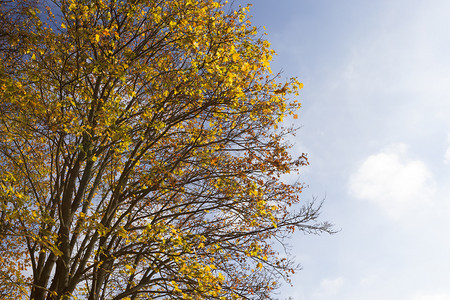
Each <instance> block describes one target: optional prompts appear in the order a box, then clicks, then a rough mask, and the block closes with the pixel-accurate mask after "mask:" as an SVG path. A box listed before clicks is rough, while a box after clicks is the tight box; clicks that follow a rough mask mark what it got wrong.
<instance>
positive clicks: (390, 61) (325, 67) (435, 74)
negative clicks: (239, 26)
mask: <svg viewBox="0 0 450 300" xmlns="http://www.w3.org/2000/svg"><path fill="white" fill-rule="evenodd" d="M237 3H253V7H252V8H251V10H250V14H251V15H253V18H252V22H253V24H254V25H256V26H263V25H264V26H265V27H266V31H267V33H268V36H267V39H268V40H269V41H270V42H271V43H272V47H273V49H274V50H275V51H276V52H277V53H278V56H277V57H276V59H275V61H274V63H273V67H272V69H273V70H274V71H277V70H283V72H284V73H283V76H284V77H286V78H289V77H292V76H297V77H298V78H299V79H300V81H301V82H303V83H304V89H303V90H302V93H301V95H300V100H301V102H302V104H303V108H302V109H301V110H300V112H299V118H298V119H297V120H295V124H296V125H298V126H302V128H301V129H300V130H299V132H298V134H297V136H296V137H295V138H293V139H292V143H293V144H294V149H293V150H294V153H298V154H301V153H302V152H307V153H308V157H309V160H310V166H309V167H307V168H305V169H304V170H303V173H302V174H301V177H300V180H302V181H304V182H306V183H307V184H308V186H309V187H308V188H307V189H305V190H304V194H303V199H304V200H305V201H307V200H310V199H311V198H312V197H317V198H318V199H322V198H325V199H326V200H325V205H324V207H323V210H322V216H323V220H329V221H331V222H333V223H334V224H336V229H340V230H341V231H340V232H339V233H337V234H335V235H332V236H327V235H323V236H305V235H302V234H297V235H295V236H294V237H293V239H292V240H291V245H292V253H293V254H294V255H295V256H296V258H297V261H298V262H300V263H301V264H302V266H303V270H301V271H300V272H298V273H297V274H296V275H295V276H294V277H293V280H292V283H293V287H289V286H284V287H283V288H282V290H281V292H280V299H285V298H288V297H292V299H294V300H320V299H333V300H353V299H355V300H356V299H358V300H361V299H363V300H371V299H374V300H375V299H377V300H379V299H383V300H391V299H392V300H394V299H395V300H403V299H405V300H406V299H407V300H448V299H450V284H449V282H450V238H449V232H450V201H449V200H450V193H449V192H450V186H449V184H448V183H449V181H450V169H449V168H450V116H449V115H450V1H448V0H445V1H444V0H442V1H439V0H426V1H425V0H423V1H419V0H408V1H406V0H377V1H372V0H338V1H336V0H280V1H274V0H253V1H251V0H248V1H237ZM292 121H293V120H292Z"/></svg>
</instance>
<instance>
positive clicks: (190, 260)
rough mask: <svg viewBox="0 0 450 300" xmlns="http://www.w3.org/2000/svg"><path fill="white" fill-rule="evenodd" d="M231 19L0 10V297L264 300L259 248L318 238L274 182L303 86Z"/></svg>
mask: <svg viewBox="0 0 450 300" xmlns="http://www.w3.org/2000/svg"><path fill="white" fill-rule="evenodd" d="M246 11H247V8H233V7H231V6H230V5H228V4H227V3H226V2H224V1H220V0H218V1H214V0H202V1H196V0H169V1H162V0H157V1H155V0H152V1H128V0H123V1H113V0H93V1H92V0H54V1H48V2H35V3H32V2H29V1H28V2H27V1H26V0H19V1H4V2H1V6H0V17H1V20H2V23H4V24H10V26H9V27H8V28H9V29H8V30H3V31H2V32H1V34H0V44H1V47H0V48H1V50H0V59H1V60H2V61H1V62H2V63H1V64H0V95H1V96H0V101H1V102H0V137H1V138H0V205H1V215H0V238H1V244H0V285H1V288H0V289H1V292H0V296H2V297H3V298H12V297H15V298H17V299H25V298H27V299H35V300H38V299H49V300H50V299H75V298H78V299H92V300H94V299H271V298H272V296H273V295H272V292H273V289H274V288H276V287H277V285H278V282H279V280H280V279H281V278H284V279H286V278H287V277H288V275H289V273H291V272H293V270H294V268H295V265H293V263H292V261H291V259H290V258H289V257H286V256H285V255H284V254H283V253H278V252H277V251H276V249H277V248H276V246H275V243H277V242H281V243H284V238H285V237H287V236H290V235H291V234H292V232H294V230H296V229H298V230H300V231H304V232H307V233H320V232H330V231H331V229H330V226H329V224H328V223H320V222H317V217H318V212H319V208H320V207H318V206H315V205H313V204H310V203H303V204H302V203H300V204H297V203H298V202H300V200H299V194H300V192H301V190H302V186H301V185H299V184H288V183H285V182H283V180H282V179H281V176H282V175H283V174H287V173H289V172H297V171H298V170H299V167H301V166H303V165H306V164H307V159H306V156H305V155H301V156H300V157H299V158H293V157H291V155H290V154H289V152H288V149H289V145H288V143H287V141H286V137H287V136H289V135H291V134H292V133H293V130H292V129H289V128H287V129H286V128H282V126H281V124H280V122H281V121H282V120H283V117H285V116H288V115H294V116H295V117H296V115H295V111H296V110H297V109H298V108H299V107H300V104H299V103H298V102H296V101H295V100H291V101H290V100H288V97H289V96H290V95H297V93H298V91H299V89H300V88H301V84H300V83H299V82H298V81H297V80H296V79H295V78H294V79H290V80H288V81H286V82H280V81H278V77H277V74H273V73H272V71H271V70H270V66H269V64H270V61H271V59H272V56H273V55H274V53H273V51H272V50H271V49H270V48H269V47H270V45H269V43H268V42H267V41H266V40H264V39H263V38H262V35H261V34H260V33H258V31H257V29H256V28H254V27H252V25H251V24H250V21H249V18H248V16H247V15H246ZM295 204H297V205H295Z"/></svg>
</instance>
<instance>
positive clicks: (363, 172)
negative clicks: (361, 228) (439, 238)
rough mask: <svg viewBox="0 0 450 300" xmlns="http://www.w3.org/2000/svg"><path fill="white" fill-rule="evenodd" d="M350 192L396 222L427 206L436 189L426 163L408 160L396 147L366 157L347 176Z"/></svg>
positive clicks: (400, 148) (401, 146)
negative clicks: (375, 205)
mask: <svg viewBox="0 0 450 300" xmlns="http://www.w3.org/2000/svg"><path fill="white" fill-rule="evenodd" d="M349 191H350V194H351V195H352V196H354V197H356V198H359V199H364V200H368V201H371V202H373V203H375V204H377V205H379V206H380V207H381V208H383V209H384V210H385V211H386V212H387V213H388V214H389V215H390V216H391V217H393V218H395V219H399V218H401V217H402V216H404V215H405V214H406V213H409V212H411V211H414V212H415V211H416V210H419V209H420V210H422V209H423V208H424V206H428V205H429V204H430V203H431V200H432V198H433V196H434V194H435V193H436V188H435V183H434V180H433V176H432V174H431V172H430V171H429V170H428V168H427V166H426V165H425V163H424V162H423V161H420V160H413V159H410V158H408V155H407V149H406V146H405V145H404V144H396V145H393V146H391V147H389V148H387V149H386V150H384V151H382V152H380V153H377V154H374V155H371V156H369V157H368V158H367V159H366V160H365V161H364V162H363V163H362V164H361V165H360V167H359V169H358V170H357V171H356V172H355V173H354V174H353V175H352V176H351V177H350V181H349Z"/></svg>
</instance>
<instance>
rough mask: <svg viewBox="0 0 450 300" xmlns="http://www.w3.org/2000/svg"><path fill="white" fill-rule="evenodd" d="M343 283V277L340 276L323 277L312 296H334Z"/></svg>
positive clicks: (327, 297) (320, 297)
mask: <svg viewBox="0 0 450 300" xmlns="http://www.w3.org/2000/svg"><path fill="white" fill-rule="evenodd" d="M343 285H344V279H343V278H342V277H337V278H325V279H323V280H322V282H321V283H320V288H319V290H318V291H316V292H315V293H314V295H313V297H314V298H319V299H322V298H326V299H329V297H332V296H336V295H337V293H338V292H339V291H340V290H341V288H342V286H343Z"/></svg>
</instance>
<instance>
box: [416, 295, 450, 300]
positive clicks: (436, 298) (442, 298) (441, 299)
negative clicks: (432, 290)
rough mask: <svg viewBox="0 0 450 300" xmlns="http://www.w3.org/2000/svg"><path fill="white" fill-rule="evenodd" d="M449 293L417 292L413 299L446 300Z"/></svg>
mask: <svg viewBox="0 0 450 300" xmlns="http://www.w3.org/2000/svg"><path fill="white" fill-rule="evenodd" d="M448 299H450V294H419V295H416V296H415V297H414V298H413V300H448Z"/></svg>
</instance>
